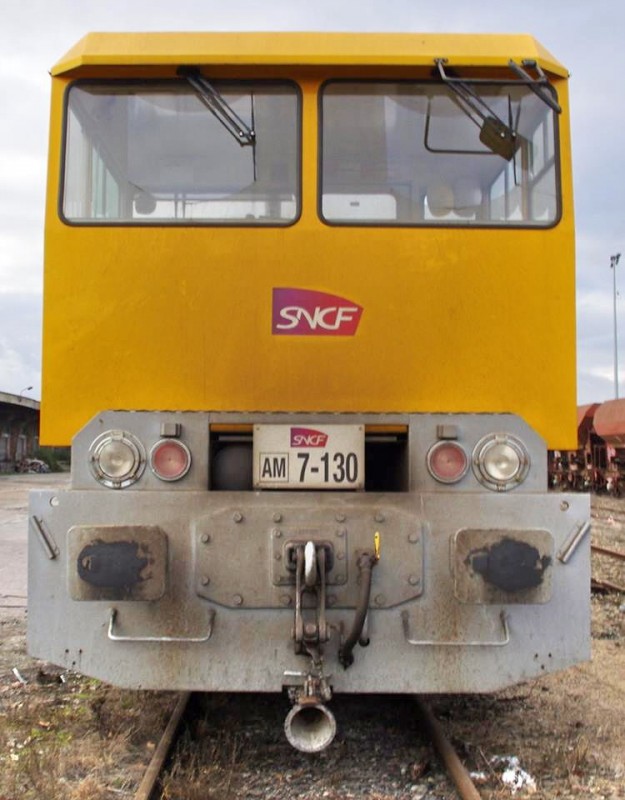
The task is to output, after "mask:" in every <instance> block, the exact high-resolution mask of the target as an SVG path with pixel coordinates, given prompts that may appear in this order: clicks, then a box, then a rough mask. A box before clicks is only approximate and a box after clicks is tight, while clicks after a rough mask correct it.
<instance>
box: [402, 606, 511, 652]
mask: <svg viewBox="0 0 625 800" xmlns="http://www.w3.org/2000/svg"><path fill="white" fill-rule="evenodd" d="M499 619H500V620H501V627H502V629H503V639H498V640H496V641H489V642H476V641H472V642H458V641H453V642H443V641H435V640H433V639H411V638H410V624H409V621H408V620H409V614H408V612H407V611H402V612H401V624H402V628H403V629H404V638H405V639H406V642H407V643H408V644H411V645H414V646H420V647H505V645H507V644H508V642H509V641H510V628H509V627H508V615H507V614H506V612H505V611H502V612H501V613H500V614H499Z"/></svg>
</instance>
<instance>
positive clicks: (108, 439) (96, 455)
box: [89, 430, 146, 489]
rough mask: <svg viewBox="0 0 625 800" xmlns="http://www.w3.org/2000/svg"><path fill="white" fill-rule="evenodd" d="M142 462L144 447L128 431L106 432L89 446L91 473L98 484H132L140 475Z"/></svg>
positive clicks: (144, 455) (143, 462)
mask: <svg viewBox="0 0 625 800" xmlns="http://www.w3.org/2000/svg"><path fill="white" fill-rule="evenodd" d="M107 461H108V463H107ZM145 464H146V454H145V448H144V447H143V445H142V444H141V442H140V441H139V439H137V437H136V436H133V434H132V433H129V432H128V431H119V430H111V431H105V432H104V433H102V434H100V436H98V437H97V438H96V439H94V441H93V442H92V444H91V447H90V448H89V468H90V469H91V473H92V475H93V477H94V478H95V479H96V480H97V481H98V483H101V484H102V485H103V486H106V487H108V488H109V489H125V488H126V487H128V486H132V484H133V483H136V482H137V481H138V480H139V478H140V477H141V475H142V474H143V471H144V470H145Z"/></svg>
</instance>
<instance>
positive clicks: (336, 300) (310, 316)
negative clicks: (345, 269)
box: [271, 288, 363, 336]
mask: <svg viewBox="0 0 625 800" xmlns="http://www.w3.org/2000/svg"><path fill="white" fill-rule="evenodd" d="M362 312H363V308H362V306H359V305H358V304H357V303H352V302H351V300H346V299H345V298H344V297H336V296H335V295H333V294H326V293H325V292H315V291H312V290H310V289H286V288H285V289H274V290H273V315H272V326H271V332H272V333H274V334H278V335H284V336H353V335H354V334H355V333H356V330H357V329H358V323H359V322H360V317H361V316H362Z"/></svg>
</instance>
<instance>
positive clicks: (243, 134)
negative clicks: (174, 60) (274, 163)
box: [178, 67, 256, 147]
mask: <svg viewBox="0 0 625 800" xmlns="http://www.w3.org/2000/svg"><path fill="white" fill-rule="evenodd" d="M178 74H179V75H180V76H181V77H183V78H185V79H186V80H187V81H188V82H189V84H190V85H191V86H192V88H193V89H194V90H195V93H196V94H197V96H198V99H199V100H200V101H201V102H202V103H203V104H204V105H205V106H206V108H207V109H208V110H209V111H210V112H211V114H213V116H214V117H216V119H218V120H219V122H220V123H221V124H222V125H223V127H224V128H225V129H226V130H227V131H228V133H229V134H230V135H231V136H233V137H234V138H235V139H236V141H237V142H238V143H239V144H240V145H241V147H246V146H249V145H252V146H253V145H254V144H255V142H256V133H255V131H254V130H253V129H252V128H250V127H249V126H248V125H246V124H245V122H244V121H243V120H242V119H241V117H240V116H239V115H238V114H237V113H236V111H234V110H233V109H232V108H231V107H230V106H229V105H228V103H227V102H226V100H225V99H224V98H223V97H222V96H221V95H220V94H219V92H218V91H217V89H215V87H214V86H213V85H212V84H211V83H209V82H208V81H207V80H206V78H205V77H204V76H203V75H201V74H200V71H199V70H198V69H195V68H193V67H190V68H189V67H181V68H180V69H179V70H178Z"/></svg>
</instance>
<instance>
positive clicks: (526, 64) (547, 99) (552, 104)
mask: <svg viewBox="0 0 625 800" xmlns="http://www.w3.org/2000/svg"><path fill="white" fill-rule="evenodd" d="M508 66H509V67H510V69H511V70H512V71H513V72H514V73H515V74H516V75H518V76H519V78H521V82H522V83H524V84H525V85H526V86H529V88H530V89H531V90H532V91H533V92H534V94H535V95H537V96H538V97H540V99H541V100H542V101H543V103H546V104H547V105H548V106H549V108H550V109H551V110H552V111H555V112H556V114H561V113H562V107H561V106H560V104H559V103H556V101H555V100H554V99H553V97H552V96H551V93H550V92H549V88H548V87H549V81H548V80H547V76H546V75H545V73H544V72H543V71H542V69H541V68H540V64H539V63H538V62H537V61H533V60H532V59H527V58H526V59H525V61H522V62H521V66H519V65H518V64H515V62H514V61H513V60H512V59H510V61H509V62H508ZM524 68H525V69H524ZM528 68H530V69H535V70H536V72H537V73H538V78H532V76H531V75H529V73H528V72H527V69H528Z"/></svg>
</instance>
